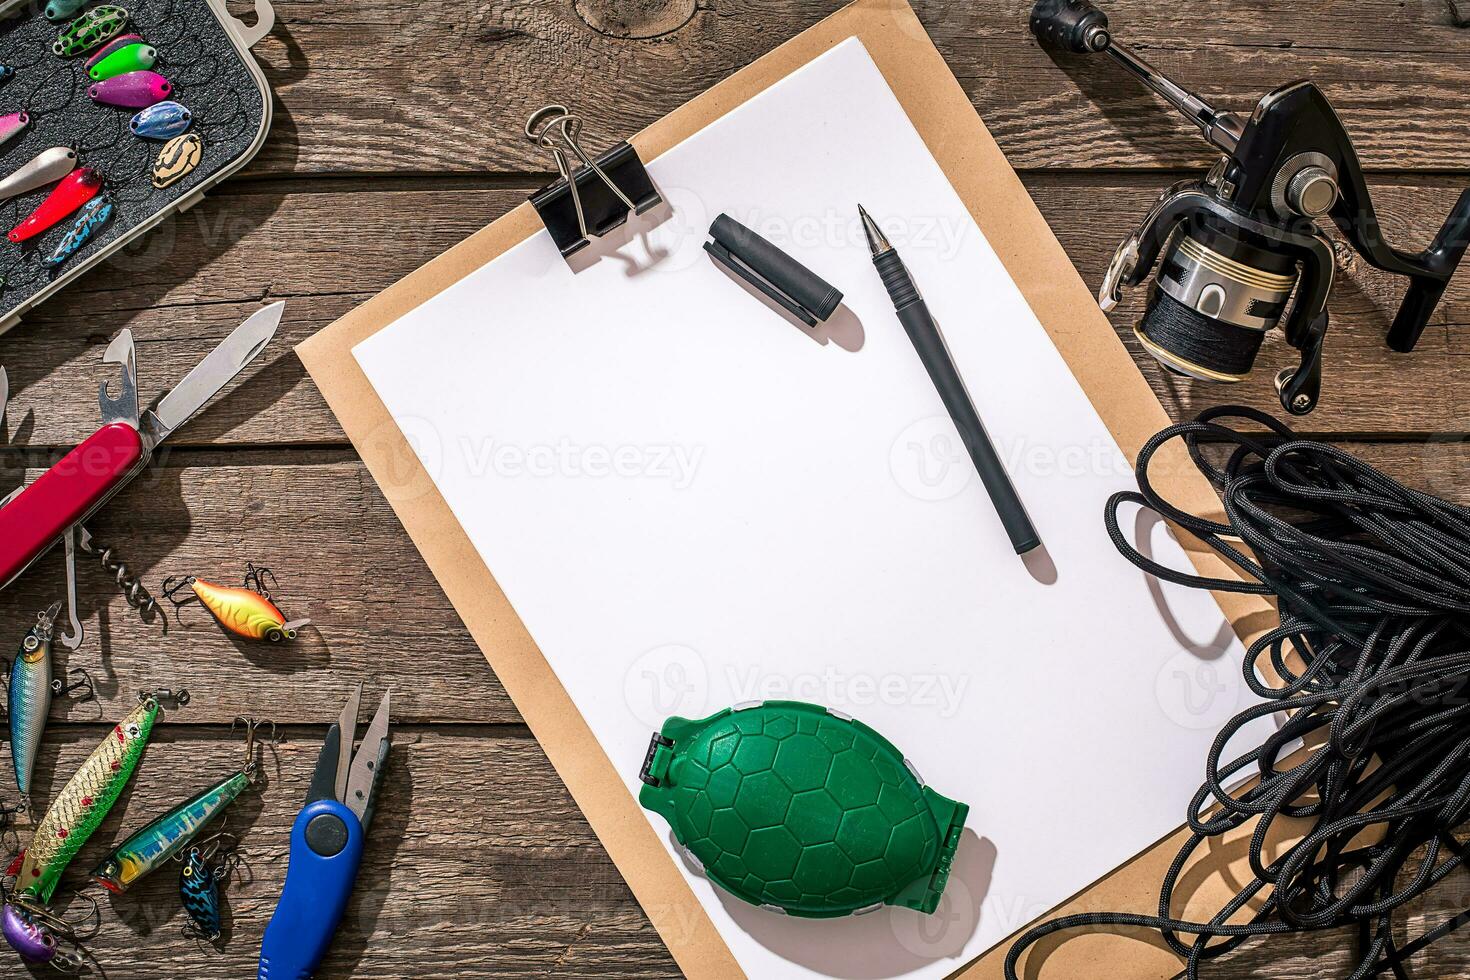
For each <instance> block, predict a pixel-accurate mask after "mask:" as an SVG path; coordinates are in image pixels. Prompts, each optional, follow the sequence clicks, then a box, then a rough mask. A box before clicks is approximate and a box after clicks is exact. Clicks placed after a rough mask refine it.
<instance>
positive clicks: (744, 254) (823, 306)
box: [705, 214, 842, 326]
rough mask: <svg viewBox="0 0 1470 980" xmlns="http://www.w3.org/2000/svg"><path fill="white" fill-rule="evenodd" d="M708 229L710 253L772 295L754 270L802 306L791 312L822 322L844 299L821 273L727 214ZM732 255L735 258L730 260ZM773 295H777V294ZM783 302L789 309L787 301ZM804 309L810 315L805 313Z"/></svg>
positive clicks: (809, 321)
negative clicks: (753, 274) (755, 278)
mask: <svg viewBox="0 0 1470 980" xmlns="http://www.w3.org/2000/svg"><path fill="white" fill-rule="evenodd" d="M709 233H710V236H711V237H713V238H714V242H712V243H706V245H705V248H706V249H707V250H708V251H709V253H710V254H711V255H713V256H714V257H715V258H716V259H718V260H719V261H720V262H722V263H723V264H724V265H725V266H726V267H727V268H729V269H730V271H732V272H734V273H735V274H736V275H738V276H740V277H741V278H743V279H745V280H746V281H747V282H751V283H752V284H753V285H755V286H757V287H758V288H761V291H762V292H765V293H766V294H767V295H771V293H770V291H769V290H766V289H764V288H763V287H762V286H761V284H760V283H758V282H755V281H754V280H753V279H752V278H751V276H750V275H749V273H750V272H754V273H755V274H756V275H758V276H759V277H760V278H761V279H763V280H765V282H766V283H767V284H769V285H770V286H771V287H773V288H774V289H775V290H777V291H778V292H779V293H781V294H783V295H784V297H785V298H786V299H787V300H788V301H789V303H790V304H794V305H795V306H797V307H799V308H800V312H798V311H797V310H792V312H793V313H796V314H797V315H798V316H799V317H801V319H803V320H805V321H806V322H807V323H808V324H809V325H811V326H815V325H816V323H814V322H813V321H814V320H815V321H817V322H820V321H822V320H825V319H827V318H828V317H829V316H831V315H832V314H833V313H834V312H835V311H836V310H837V305H838V304H839V303H841V302H842V293H840V292H838V291H837V289H836V288H834V287H833V286H832V285H831V284H830V283H828V282H827V281H826V280H824V279H823V278H822V277H821V276H818V275H817V274H816V273H814V272H812V271H811V270H810V269H808V268H807V267H806V266H804V265H802V264H801V263H800V262H798V261H796V260H795V259H793V258H792V257H791V256H789V255H787V254H786V253H785V252H783V251H781V250H780V249H779V248H777V247H776V246H775V245H772V244H771V243H770V242H768V241H766V240H765V239H764V238H762V237H761V236H760V235H757V234H756V233H755V232H753V231H751V230H750V229H749V228H747V227H745V226H744V225H742V224H741V223H740V222H738V221H736V220H735V219H734V218H732V217H730V216H729V215H728V214H722V215H720V216H719V217H718V218H716V219H715V222H714V224H712V225H710V228H709ZM716 246H717V247H716ZM731 258H734V259H735V260H736V261H735V262H731V261H730V259H731ZM742 266H743V267H744V268H742ZM772 298H773V299H778V297H774V296H773V297H772ZM778 301H779V300H778ZM782 305H783V306H787V308H788V309H790V306H789V305H788V304H787V303H782ZM803 313H805V314H807V315H805V316H803V315H802V314H803Z"/></svg>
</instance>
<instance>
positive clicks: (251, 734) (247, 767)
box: [230, 715, 281, 785]
mask: <svg viewBox="0 0 1470 980" xmlns="http://www.w3.org/2000/svg"><path fill="white" fill-rule="evenodd" d="M242 725H243V726H244V728H245V764H244V765H242V766H241V767H240V771H241V772H243V773H244V774H245V776H246V778H248V779H249V780H250V782H251V784H252V785H254V784H255V782H256V779H257V776H258V775H259V773H260V763H258V762H256V761H255V733H256V732H258V731H259V730H260V729H261V728H262V727H264V726H265V725H269V726H271V737H270V742H271V744H275V743H277V742H279V741H280V740H281V737H280V730H279V729H278V728H277V727H276V723H275V722H273V721H271V720H270V719H269V718H247V717H245V716H244V715H237V716H236V717H235V720H234V721H232V722H230V734H231V735H233V734H235V729H236V728H239V727H240V726H242Z"/></svg>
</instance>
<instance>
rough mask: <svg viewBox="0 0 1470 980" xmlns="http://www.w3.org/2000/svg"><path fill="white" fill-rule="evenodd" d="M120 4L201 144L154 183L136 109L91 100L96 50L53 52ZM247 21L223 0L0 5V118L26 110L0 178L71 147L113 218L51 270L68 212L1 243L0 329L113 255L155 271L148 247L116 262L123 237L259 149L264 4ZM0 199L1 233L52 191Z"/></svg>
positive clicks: (191, 201) (269, 12)
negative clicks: (59, 8) (193, 157)
mask: <svg viewBox="0 0 1470 980" xmlns="http://www.w3.org/2000/svg"><path fill="white" fill-rule="evenodd" d="M104 3H105V4H108V5H111V6H118V7H122V8H123V9H124V10H126V11H127V13H128V21H127V24H126V25H125V26H124V27H123V28H122V29H121V30H120V31H119V32H118V34H117V36H122V35H127V34H137V35H139V36H140V37H141V39H142V42H143V43H145V44H147V45H149V46H151V47H153V48H154V49H155V50H156V51H157V53H158V54H157V63H156V64H155V65H154V67H153V69H152V70H153V71H155V72H158V73H159V74H161V75H163V76H164V77H165V78H167V79H168V80H169V82H170V83H171V86H172V91H171V92H170V93H169V95H168V98H169V99H170V100H172V101H175V102H178V103H180V104H182V105H184V106H185V107H187V108H188V109H189V111H190V114H191V116H192V122H191V125H190V128H189V129H188V132H189V133H197V134H198V135H199V137H200V139H201V140H202V152H201V153H200V155H199V162H198V164H197V165H196V166H195V167H194V169H193V170H191V171H189V172H188V173H187V174H185V176H184V177H183V178H182V179H179V180H178V181H177V182H176V183H173V184H171V185H170V186H167V187H164V188H157V187H155V186H154V181H153V171H154V166H155V162H156V161H157V160H158V157H159V154H160V151H161V150H162V149H163V147H164V145H165V141H164V140H154V139H144V138H141V137H138V136H135V135H133V133H132V132H131V130H130V129H129V123H130V121H131V120H132V118H133V116H134V114H135V113H137V112H138V111H139V110H138V109H136V108H118V107H115V106H112V105H105V104H99V103H97V102H94V101H93V100H92V98H91V96H90V95H89V93H88V89H89V87H90V86H91V85H92V84H93V80H92V79H91V78H90V77H89V76H88V68H87V61H88V59H89V58H91V57H92V56H93V55H95V54H96V53H97V52H98V51H100V50H102V47H103V46H102V45H99V46H98V47H97V48H94V49H93V50H90V51H87V52H85V53H82V54H77V55H74V56H72V57H61V56H59V55H57V54H55V53H54V52H53V50H52V45H53V44H55V43H56V41H57V39H58V37H59V36H60V35H61V33H62V31H64V30H65V29H66V28H67V26H68V25H69V24H70V23H72V21H74V20H75V19H76V18H77V17H80V16H82V15H84V14H85V13H86V12H87V11H88V10H92V9H94V8H96V7H99V6H102V5H103V4H104ZM254 3H255V22H254V23H252V24H249V25H246V24H245V23H244V22H243V21H241V20H239V19H238V18H236V17H234V16H233V15H232V14H230V12H229V11H228V10H227V9H226V8H225V4H224V0H115V2H113V0H101V2H88V3H85V4H83V5H82V6H81V7H79V8H78V9H77V10H76V12H75V13H74V14H72V15H71V16H67V17H62V18H60V19H58V20H56V21H51V20H48V19H47V17H46V12H45V11H46V0H18V2H11V3H4V4H0V17H3V18H6V19H4V20H0V65H4V66H7V67H9V68H11V69H13V73H12V74H10V75H9V77H7V78H5V79H4V80H3V81H0V115H4V114H7V113H13V112H18V111H24V112H26V114H27V115H28V116H29V117H30V122H29V124H28V125H27V126H26V128H25V130H24V131H23V132H22V133H21V134H20V135H18V136H16V137H15V138H13V139H11V140H9V141H8V142H6V143H4V144H3V145H0V180H3V179H4V178H5V177H7V176H9V175H10V174H12V173H13V172H15V171H16V170H17V169H18V168H20V167H22V166H24V165H25V164H26V163H27V162H29V161H30V160H31V159H32V158H34V157H35V156H36V155H37V154H38V153H40V152H41V151H43V150H46V149H49V148H51V147H55V146H65V147H72V148H74V149H76V150H77V154H78V167H91V168H92V169H93V170H95V171H97V172H98V173H99V174H101V176H102V178H103V191H105V192H106V193H107V194H108V195H109V197H110V198H111V201H112V205H113V210H112V216H111V218H110V219H109V220H108V221H107V222H106V223H105V224H103V225H102V226H101V227H100V228H98V229H97V230H96V231H95V232H94V233H93V234H92V236H91V237H90V238H89V239H87V241H86V242H85V244H83V245H82V246H81V247H80V248H79V249H78V250H77V251H76V252H75V253H74V254H72V255H71V257H70V258H69V259H68V260H66V261H65V262H63V263H62V264H60V265H58V266H55V267H52V266H48V265H47V264H46V262H45V261H44V260H45V259H46V257H47V256H49V255H50V254H51V253H52V252H53V251H54V250H55V248H56V246H57V245H58V244H59V243H60V241H61V240H62V238H63V237H64V236H65V235H66V234H67V232H69V231H70V230H71V228H72V226H73V224H74V221H75V219H76V217H77V216H76V215H72V216H70V217H68V218H65V219H63V220H61V221H59V222H58V223H57V224H56V225H55V226H54V227H52V228H51V229H49V230H48V231H46V232H45V233H43V234H41V235H39V236H37V237H36V238H33V239H31V240H29V241H26V242H23V243H21V244H15V243H14V242H12V241H10V240H9V239H5V240H0V277H3V285H0V333H4V332H5V331H6V330H9V329H10V328H11V327H13V326H15V325H16V324H17V323H19V322H20V320H21V317H22V316H23V315H24V314H25V313H26V312H27V311H28V310H30V309H32V308H33V307H35V306H37V305H39V304H40V303H42V302H44V301H45V300H47V299H49V298H50V297H51V296H53V295H55V294H56V293H57V292H58V291H60V290H61V289H63V288H64V287H65V286H67V285H68V284H69V283H71V282H73V281H75V280H76V279H78V278H80V277H81V276H84V275H86V274H87V273H88V272H89V271H91V270H92V269H93V267H95V266H96V265H97V264H98V263H100V262H102V261H104V260H106V259H108V258H110V257H113V256H117V258H116V260H115V261H116V262H118V263H128V262H134V263H136V264H137V265H138V266H139V268H140V270H141V269H144V268H146V267H148V266H151V265H153V264H155V263H156V262H157V261H158V258H157V255H156V254H155V253H154V252H153V251H152V250H151V249H150V250H144V251H143V252H140V253H138V254H137V255H136V256H133V255H132V253H125V254H122V255H119V254H118V253H119V252H120V250H122V249H123V247H124V246H126V245H127V244H128V243H129V242H132V241H134V240H135V239H137V238H138V237H139V236H140V235H143V234H145V233H146V232H148V231H149V230H151V229H153V228H155V227H157V226H158V225H159V224H160V223H162V222H163V221H164V220H165V219H167V218H169V217H170V216H172V215H175V214H178V213H181V212H183V211H186V210H188V209H189V208H191V207H193V206H194V205H195V204H198V203H199V201H200V200H201V199H203V197H204V194H205V192H206V191H208V190H209V189H210V188H212V187H214V186H215V185H216V184H218V183H220V181H222V180H225V179H226V178H227V177H229V176H230V175H232V174H234V173H235V172H236V171H238V170H239V169H240V168H241V167H243V166H245V164H246V163H248V162H249V161H250V159H251V158H252V157H254V156H255V154H256V153H258V152H259V151H260V148H261V146H262V145H264V143H265V138H266V133H267V131H268V130H269V129H270V124H271V92H270V85H269V84H268V83H267V81H266V78H265V75H264V73H263V72H262V71H261V70H260V66H259V65H258V64H256V61H255V58H254V56H252V55H251V53H250V49H251V48H252V47H254V46H255V44H256V43H257V42H258V41H259V40H260V39H261V38H263V37H265V35H266V34H268V33H269V32H270V29H271V27H272V25H273V24H274V23H275V11H274V9H273V8H272V7H271V4H270V0H254ZM55 186H56V185H55V184H48V185H47V186H45V187H42V188H39V189H37V190H34V191H30V192H28V193H25V194H21V195H20V196H18V197H15V198H11V199H10V200H7V201H3V202H0V231H4V230H8V229H10V228H13V227H15V226H16V225H17V224H19V223H20V222H21V221H22V220H24V219H25V217H26V216H27V215H29V214H30V213H31V212H32V211H33V210H34V209H35V207H36V206H37V205H38V204H40V203H41V202H42V201H44V200H45V199H46V197H47V195H48V194H49V193H50V192H51V190H52V189H53V188H54V187H55Z"/></svg>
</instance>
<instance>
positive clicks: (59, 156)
mask: <svg viewBox="0 0 1470 980" xmlns="http://www.w3.org/2000/svg"><path fill="white" fill-rule="evenodd" d="M76 168H77V151H76V150H73V149H72V148H71V147H69V146H53V147H51V149H49V150H42V151H41V152H40V153H37V154H36V155H35V156H33V157H31V158H30V160H28V161H26V162H25V163H23V164H21V165H20V166H19V167H17V168H16V170H15V172H14V173H12V174H11V175H10V176H9V177H6V178H5V179H4V180H0V201H8V200H10V199H11V198H12V197H19V196H20V195H21V194H27V193H30V192H31V191H33V190H35V189H36V188H38V187H45V186H46V185H47V184H54V183H56V182H57V181H58V180H60V179H61V178H63V177H65V176H66V175H67V174H69V173H71V172H72V171H73V170H75V169H76Z"/></svg>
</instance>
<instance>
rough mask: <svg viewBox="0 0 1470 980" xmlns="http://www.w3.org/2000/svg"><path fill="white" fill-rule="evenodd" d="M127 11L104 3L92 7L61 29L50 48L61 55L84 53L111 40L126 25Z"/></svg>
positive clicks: (71, 55) (70, 55) (67, 56)
mask: <svg viewBox="0 0 1470 980" xmlns="http://www.w3.org/2000/svg"><path fill="white" fill-rule="evenodd" d="M127 22H128V12H127V11H126V10H124V9H123V8H122V7H114V6H112V5H111V4H106V5H103V6H101V7H93V8H92V9H91V10H89V11H87V12H86V13H85V14H82V16H80V17H78V18H77V19H76V20H74V21H72V22H71V23H70V24H68V25H66V28H65V29H64V30H62V32H61V34H60V35H58V36H57V38H56V43H55V44H53V45H51V50H52V51H53V52H54V53H55V54H57V55H59V56H61V57H63V58H71V57H73V56H75V55H79V54H86V53H87V52H88V51H91V50H92V49H93V48H95V47H97V45H99V44H103V43H105V42H107V41H110V40H112V39H113V38H114V37H116V36H117V34H118V32H119V31H121V30H122V29H123V27H124V26H126V25H127Z"/></svg>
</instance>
